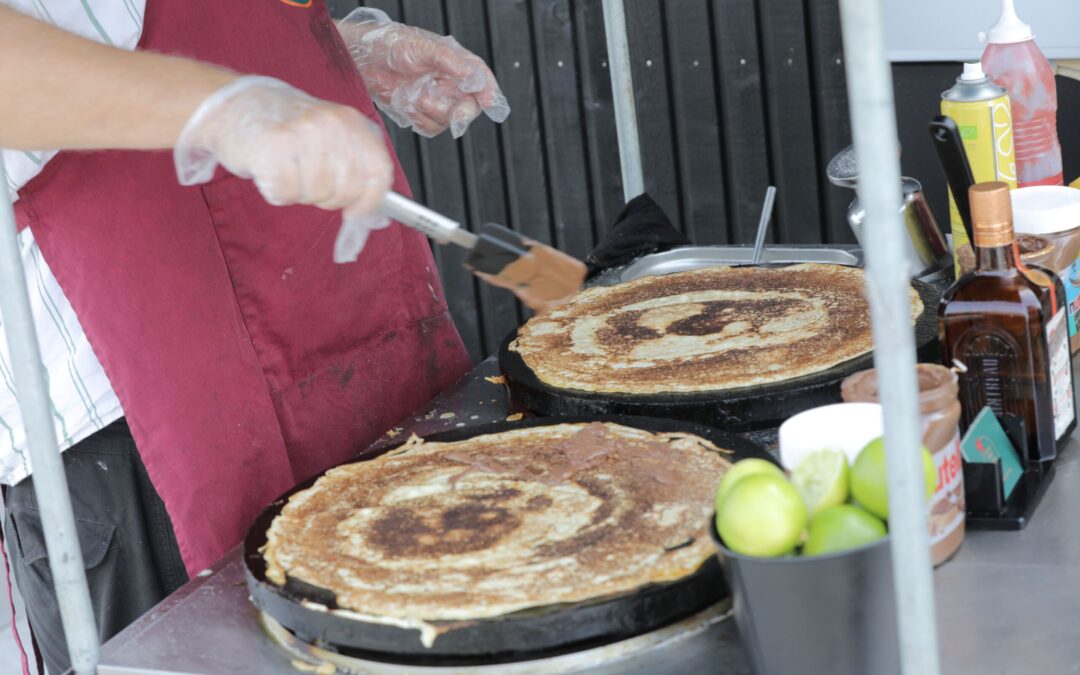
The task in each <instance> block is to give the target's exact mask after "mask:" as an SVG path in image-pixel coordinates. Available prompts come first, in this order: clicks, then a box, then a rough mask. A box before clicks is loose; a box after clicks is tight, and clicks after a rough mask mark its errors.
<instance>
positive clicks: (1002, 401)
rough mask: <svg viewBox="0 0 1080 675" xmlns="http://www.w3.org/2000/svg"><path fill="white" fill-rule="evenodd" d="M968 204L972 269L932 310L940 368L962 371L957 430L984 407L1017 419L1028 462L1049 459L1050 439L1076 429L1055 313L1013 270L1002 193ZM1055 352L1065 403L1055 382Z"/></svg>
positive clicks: (1008, 214)
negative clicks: (955, 367) (935, 310)
mask: <svg viewBox="0 0 1080 675" xmlns="http://www.w3.org/2000/svg"><path fill="white" fill-rule="evenodd" d="M970 200H971V211H972V224H973V230H974V233H973V234H974V239H975V242H974V244H975V250H976V257H977V261H978V264H977V267H976V269H975V270H974V271H972V272H969V273H968V274H965V275H964V276H963V277H961V278H960V279H959V280H957V282H956V283H955V284H953V286H952V287H951V288H949V290H948V291H946V292H945V296H944V297H943V298H942V301H941V304H940V306H939V307H938V326H939V333H940V337H941V345H942V357H943V359H944V362H945V364H946V365H949V366H951V365H953V362H954V361H957V362H959V363H961V364H963V365H964V367H966V368H967V372H965V373H961V374H960V376H959V379H960V381H959V384H960V392H959V396H960V403H961V407H962V409H963V415H962V419H961V424H962V427H963V428H965V429H966V428H967V426H968V425H969V424H970V423H971V421H972V420H973V419H974V417H975V416H976V415H977V414H978V413H979V411H980V410H982V408H983V407H984V406H989V407H990V409H991V410H993V411H994V414H996V415H997V416H998V417H1001V416H1003V415H1013V416H1016V417H1020V418H1022V419H1023V420H1024V423H1025V430H1026V432H1027V441H1028V452H1029V457H1028V458H1029V459H1030V460H1032V461H1040V460H1044V461H1045V460H1051V459H1053V458H1054V457H1055V456H1056V454H1057V449H1056V446H1057V444H1056V440H1057V438H1058V437H1059V436H1063V435H1066V434H1068V433H1069V432H1070V431H1071V430H1072V429H1073V428H1075V425H1076V420H1075V411H1074V409H1073V401H1072V388H1071V370H1069V368H1068V354H1067V352H1068V345H1067V339H1066V340H1065V342H1064V343H1063V342H1062V340H1061V333H1060V326H1059V324H1060V323H1061V321H1060V319H1061V317H1062V316H1063V314H1062V310H1061V308H1058V309H1057V310H1056V312H1057V313H1056V314H1052V312H1054V311H1055V310H1054V308H1047V307H1046V305H1045V304H1044V301H1045V300H1046V296H1047V294H1048V288H1047V287H1046V286H1045V285H1040V284H1039V283H1037V282H1036V281H1034V280H1032V279H1030V278H1029V277H1028V274H1025V272H1024V271H1023V270H1022V269H1021V268H1020V267H1019V266H1018V265H1017V263H1018V261H1019V258H1020V256H1019V251H1018V249H1017V246H1016V240H1015V237H1014V234H1013V228H1012V204H1011V202H1010V197H1009V189H1008V186H1007V185H1005V184H1004V183H982V184H979V185H975V186H973V187H972V188H971V190H970ZM1059 304H1060V303H1059ZM1048 309H1049V311H1048ZM1048 326H1049V328H1050V329H1051V330H1050V335H1049V336H1048ZM1062 347H1064V349H1065V354H1064V357H1065V361H1066V372H1067V374H1068V378H1069V380H1068V389H1069V391H1068V394H1067V397H1066V395H1065V394H1064V392H1063V380H1062V377H1061V375H1060V370H1061V367H1060V366H1061V359H1062V353H1061V349H1062ZM1051 348H1052V349H1051ZM1052 364H1055V365H1056V366H1057V368H1056V371H1054V372H1057V375H1056V377H1055V374H1054V372H1052V368H1051V365H1052ZM1055 396H1056V397H1057V398H1058V408H1059V410H1058V414H1057V416H1056V419H1055ZM1066 398H1067V400H1066ZM1055 423H1056V428H1055Z"/></svg>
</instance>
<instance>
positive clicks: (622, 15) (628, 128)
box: [604, 0, 645, 201]
mask: <svg viewBox="0 0 1080 675" xmlns="http://www.w3.org/2000/svg"><path fill="white" fill-rule="evenodd" d="M604 34H605V35H606V36H607V51H608V63H609V64H611V97H612V100H613V101H614V103H615V129H616V133H617V134H618V137H619V165H620V166H621V168H622V181H623V196H624V197H625V198H626V201H630V200H631V199H633V198H634V197H637V196H638V195H640V194H641V193H643V192H645V177H644V175H643V173H642V170H641V138H640V136H638V126H637V108H636V106H635V105H634V76H633V71H632V68H631V67H630V44H629V41H628V40H627V37H626V12H625V10H624V8H623V3H622V0H604Z"/></svg>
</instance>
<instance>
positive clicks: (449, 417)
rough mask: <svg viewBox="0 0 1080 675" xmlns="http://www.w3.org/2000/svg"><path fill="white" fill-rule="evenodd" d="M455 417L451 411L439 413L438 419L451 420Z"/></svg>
mask: <svg viewBox="0 0 1080 675" xmlns="http://www.w3.org/2000/svg"><path fill="white" fill-rule="evenodd" d="M455 417H457V415H456V414H455V413H452V412H444V413H443V414H441V415H439V419H441V420H452V419H454V418H455Z"/></svg>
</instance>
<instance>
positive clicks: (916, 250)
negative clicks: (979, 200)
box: [847, 177, 949, 278]
mask: <svg viewBox="0 0 1080 675" xmlns="http://www.w3.org/2000/svg"><path fill="white" fill-rule="evenodd" d="M903 195H904V201H903V204H902V205H901V207H900V214H901V215H902V216H903V218H904V230H905V232H906V233H907V239H906V240H905V242H904V243H905V247H904V258H905V260H907V263H908V270H909V272H910V274H911V275H912V276H913V277H917V278H922V277H927V276H931V275H932V274H933V273H934V272H937V271H939V270H941V269H943V268H945V267H948V263H949V245H948V243H947V242H946V241H945V235H944V234H942V232H941V226H940V225H938V222H937V218H935V217H934V212H933V211H931V210H930V205H929V204H928V203H927V202H926V196H925V195H924V194H923V191H922V184H920V183H919V181H917V180H915V179H914V178H907V177H905V178H904V179H903ZM847 217H848V225H850V226H851V230H852V231H853V232H854V233H855V239H857V240H858V242H859V244H860V245H861V246H862V247H863V248H866V237H867V235H868V234H869V233H868V232H866V230H865V228H864V227H863V225H864V222H865V220H866V211H865V210H864V209H863V207H862V204H861V203H859V200H858V198H856V199H855V200H854V201H852V202H851V205H850V206H849V207H848V213H847Z"/></svg>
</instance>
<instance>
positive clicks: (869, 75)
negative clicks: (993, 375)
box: [840, 0, 939, 675]
mask: <svg viewBox="0 0 1080 675" xmlns="http://www.w3.org/2000/svg"><path fill="white" fill-rule="evenodd" d="M840 20H841V28H842V29H843V39H844V58H845V61H846V65H845V68H846V73H847V84H848V87H847V89H848V98H849V105H850V109H851V127H852V134H853V137H854V140H855V155H856V158H857V161H858V164H859V185H858V192H859V201H860V203H862V205H863V206H864V207H865V209H866V226H865V228H866V232H867V236H866V237H864V240H865V241H864V245H865V248H866V263H867V264H866V267H867V272H868V274H867V284H868V287H869V295H870V311H871V318H872V319H873V331H874V367H875V368H876V369H877V372H878V382H880V383H881V388H880V392H881V393H880V397H881V403H882V406H883V407H884V410H885V452H886V467H887V470H888V486H889V531H890V534H891V538H892V561H893V579H894V586H895V588H894V591H895V593H896V612H897V622H898V624H899V629H900V657H901V662H902V664H903V672H904V673H905V675H938V673H939V664H938V645H937V624H936V620H935V616H934V580H933V568H932V567H931V564H930V537H929V534H928V530H927V514H926V491H925V487H924V484H923V466H922V458H921V457H920V453H919V448H920V447H921V446H922V432H921V429H920V423H919V399H918V392H919V389H918V383H917V381H916V377H915V339H914V334H913V331H912V329H911V318H910V317H911V314H910V303H911V301H910V298H909V289H910V287H911V285H910V278H909V272H908V267H907V264H906V263H905V262H904V256H903V253H902V252H903V250H904V245H905V244H904V240H903V239H904V236H905V234H904V223H903V222H902V221H901V219H900V162H899V161H898V159H897V157H896V139H897V131H896V110H895V107H894V103H893V84H892V75H891V72H890V69H889V62H888V60H887V59H886V58H885V32H884V26H883V24H882V20H881V2H880V0H840Z"/></svg>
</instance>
